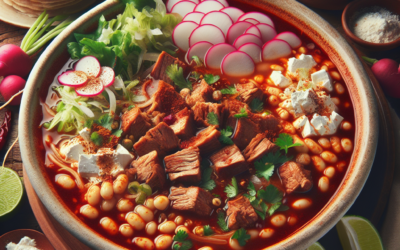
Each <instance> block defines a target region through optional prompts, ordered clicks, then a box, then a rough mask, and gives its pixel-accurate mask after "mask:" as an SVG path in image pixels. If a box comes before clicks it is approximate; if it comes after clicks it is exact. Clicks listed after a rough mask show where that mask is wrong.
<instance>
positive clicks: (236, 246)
mask: <svg viewBox="0 0 400 250" xmlns="http://www.w3.org/2000/svg"><path fill="white" fill-rule="evenodd" d="M229 246H230V247H231V248H232V249H234V250H242V249H244V248H243V247H241V246H240V244H239V242H238V240H237V239H232V238H230V239H229Z"/></svg>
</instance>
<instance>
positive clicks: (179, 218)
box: [175, 215, 185, 226]
mask: <svg viewBox="0 0 400 250" xmlns="http://www.w3.org/2000/svg"><path fill="white" fill-rule="evenodd" d="M184 222H185V218H183V217H182V216H180V215H178V216H176V218H175V224H176V225H178V226H180V225H183V223H184Z"/></svg>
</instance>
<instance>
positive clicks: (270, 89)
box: [266, 86, 282, 96]
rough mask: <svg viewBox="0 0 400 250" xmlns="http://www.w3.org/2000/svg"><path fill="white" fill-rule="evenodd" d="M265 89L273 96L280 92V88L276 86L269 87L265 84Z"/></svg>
mask: <svg viewBox="0 0 400 250" xmlns="http://www.w3.org/2000/svg"><path fill="white" fill-rule="evenodd" d="M266 91H267V93H268V94H270V95H274V96H279V94H280V93H282V90H281V89H279V88H276V87H269V86H267V88H266Z"/></svg>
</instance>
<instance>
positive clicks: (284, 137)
mask: <svg viewBox="0 0 400 250" xmlns="http://www.w3.org/2000/svg"><path fill="white" fill-rule="evenodd" d="M275 144H276V145H278V146H279V147H280V148H281V149H283V150H285V153H286V154H287V153H288V149H289V148H291V147H296V146H301V145H302V144H300V143H298V142H296V143H293V138H292V137H291V136H290V135H288V134H285V133H282V134H279V137H278V138H277V139H276V141H275Z"/></svg>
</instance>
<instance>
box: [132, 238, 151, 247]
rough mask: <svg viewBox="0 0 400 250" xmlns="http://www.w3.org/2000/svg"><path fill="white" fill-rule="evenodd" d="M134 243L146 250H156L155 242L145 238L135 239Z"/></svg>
mask: <svg viewBox="0 0 400 250" xmlns="http://www.w3.org/2000/svg"><path fill="white" fill-rule="evenodd" d="M132 243H134V244H135V245H136V246H138V247H140V248H141V249H145V250H151V249H154V248H155V246H154V243H153V241H151V240H150V239H148V238H145V237H135V238H133V240H132Z"/></svg>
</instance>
